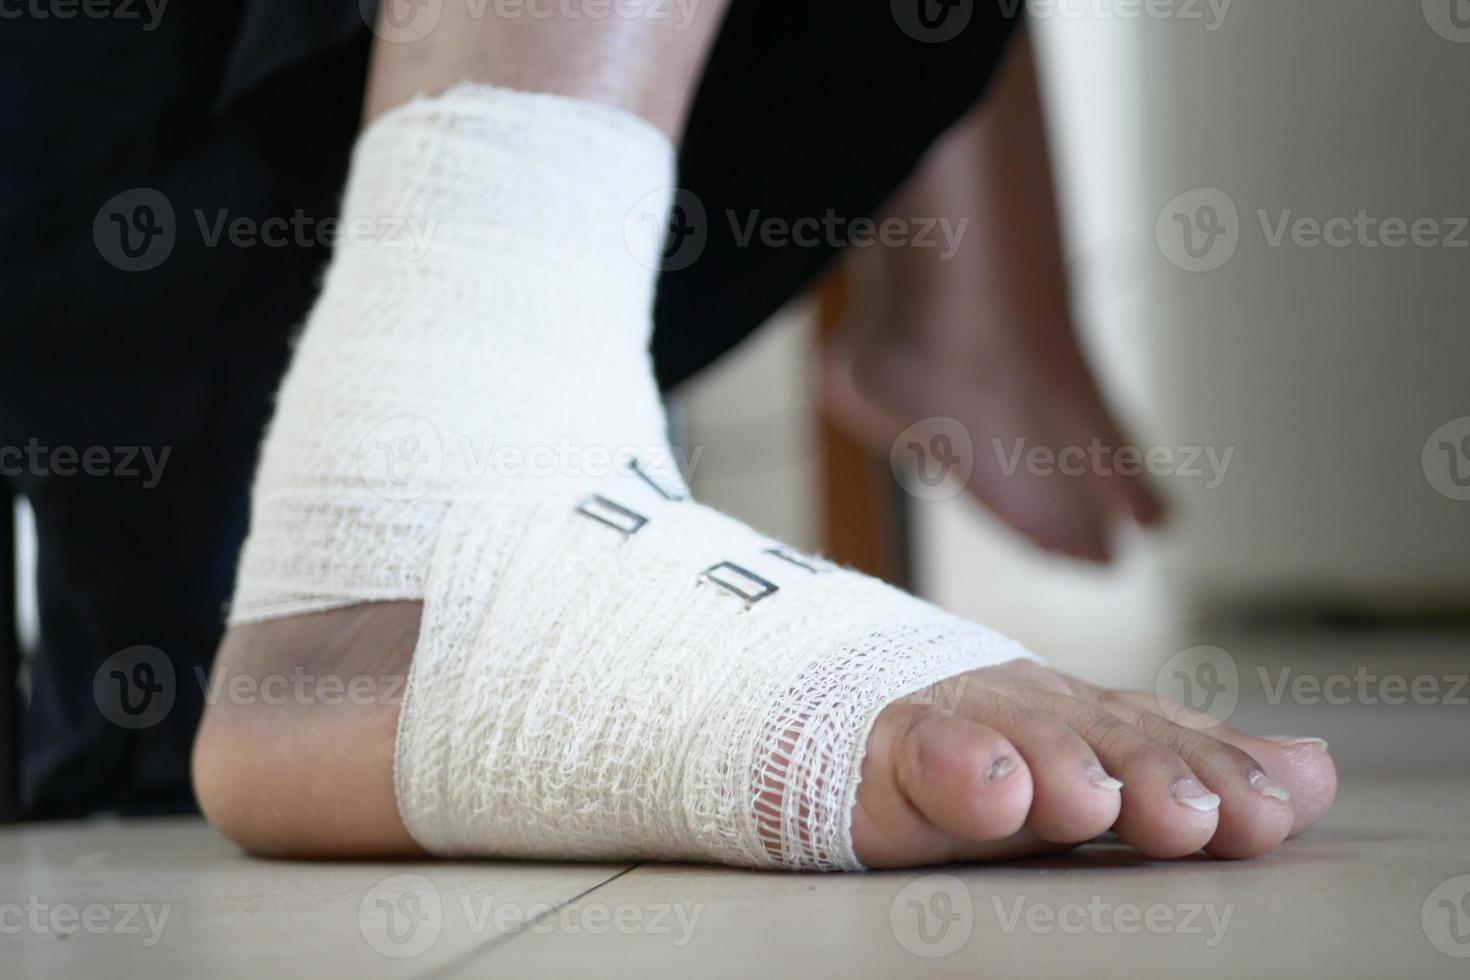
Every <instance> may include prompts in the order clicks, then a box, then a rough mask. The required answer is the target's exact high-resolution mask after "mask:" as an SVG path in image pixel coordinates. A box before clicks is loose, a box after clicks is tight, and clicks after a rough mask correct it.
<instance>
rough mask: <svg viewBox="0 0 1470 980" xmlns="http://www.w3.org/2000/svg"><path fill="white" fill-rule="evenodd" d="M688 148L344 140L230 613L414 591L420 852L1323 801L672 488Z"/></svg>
mask: <svg viewBox="0 0 1470 980" xmlns="http://www.w3.org/2000/svg"><path fill="white" fill-rule="evenodd" d="M672 159H673V154H672V150H671V148H670V146H669V145H668V143H667V141H666V140H665V138H664V137H663V136H662V134H661V133H659V132H658V131H657V130H655V129H653V128H652V127H650V126H648V125H646V124H645V123H643V122H642V121H640V120H638V119H636V118H635V117H632V116H629V115H626V114H623V113H621V112H619V111H617V110H614V109H610V108H607V107H602V106H598V105H594V104H591V103H587V102H581V101H577V100H572V99H566V98H561V97H554V96H543V95H528V94H523V93H513V92H506V91H502V90H495V89H488V88H482V87H473V86H462V87H460V88H458V89H455V90H454V91H452V92H450V93H448V94H447V95H444V96H440V97H437V98H433V99H427V100H421V101H419V102H416V103H413V104H411V105H408V106H405V107H403V108H400V109H397V110H395V111H393V112H391V113H389V114H388V115H386V116H384V117H383V118H381V119H380V120H378V121H377V122H376V123H374V124H373V125H372V126H371V127H370V128H369V129H368V130H367V131H366V132H365V133H364V135H363V137H362V139H361V141H360V144H359V147H358V150H357V153H356V157H355V160H354V164H353V175H352V178H351V181H350V184H349V188H348V192H347V198H346V202H345V205H344V217H343V221H344V228H348V229H351V228H353V227H356V228H358V229H360V230H365V229H374V228H376V229H379V230H380V231H381V235H380V236H379V237H378V238H373V236H371V235H364V234H355V235H349V236H345V237H344V239H343V243H342V244H341V245H339V247H338V250H337V254H336V256H335V258H334V260H333V263H332V266H331V268H330V270H329V272H328V275H327V278H326V282H325V288H324V292H323V294H322V297H321V299H320V301H319V303H318V306H317V308H316V310H315V311H314V313H313V314H312V316H311V318H310V321H309V323H308V325H307V327H306V330H305V332H304V334H303V336H302V338H301V341H300V344H299V347H298V350H297V353H296V357H295V360H294V361H293V364H292V367H291V370H290V372H289V374H288V376H287V379H286V381H285V383H284V385H283V387H282V390H281V393H280V396H279V405H278V410H277V415H276V417H275V420H274V422H273V424H272V426H271V430H270V433H269V435H268V438H267V440H266V443H265V446H264V449H263V453H262V459H261V464H260V470H259V473H258V477H257V483H256V487H255V495H254V505H253V512H252V524H251V532H250V537H249V541H248V542H247V545H246V548H245V551H244V553H243V555H242V559H241V565H240V571H239V579H238V586H237V593H236V596H235V601H234V604H233V607H232V625H233V627H234V628H233V629H232V635H236V636H239V635H245V634H248V633H249V632H250V631H252V630H254V631H256V633H255V634H254V635H256V636H257V637H260V636H266V635H271V636H275V635H278V634H276V633H269V631H271V630H276V629H290V628H294V626H295V625H302V626H303V628H311V627H310V626H307V625H306V624H310V623H312V622H313V621H315V622H318V623H320V622H322V621H324V617H325V618H329V619H331V621H332V622H333V623H334V624H335V626H336V627H341V628H345V629H352V628H353V627H344V624H343V618H344V617H354V616H366V615H372V613H371V612H370V610H373V609H378V608H383V607H381V606H376V605H371V604H378V603H388V602H392V601H395V600H406V601H408V602H410V603H421V608H422V614H421V616H422V618H421V622H420V624H419V628H418V634H417V643H416V645H415V646H414V649H413V653H412V662H411V667H410V668H409V677H408V684H407V690H406V694H405V696H404V700H403V704H402V706H401V711H400V712H399V716H398V718H397V726H396V737H395V739H394V744H393V758H392V765H393V786H394V795H395V798H396V806H397V811H398V816H399V817H400V818H401V820H402V824H403V827H404V828H406V830H407V833H408V834H409V835H410V836H411V837H412V839H413V841H415V842H416V843H417V844H418V845H419V846H421V847H422V848H424V849H425V850H427V851H429V852H431V853H434V854H438V855H443V856H467V855H483V856H495V857H522V858H548V859H564V858H589V859H630V858H655V859H670V860H693V861H716V862H721V863H727V864H735V865H745V866H753V867H782V868H792V869H826V870H836V869H858V868H861V867H863V866H865V865H886V866H891V865H901V864H916V863H925V862H930V861H938V860H950V859H957V858H978V857H991V856H996V857H999V856H1011V855H1015V854H1019V853H1033V852H1036V851H1040V850H1049V849H1055V848H1057V847H1060V846H1067V845H1071V844H1075V843H1077V842H1080V841H1083V840H1086V839H1088V838H1090V837H1093V836H1095V835H1097V834H1099V833H1101V832H1103V831H1104V830H1106V829H1108V828H1109V827H1115V828H1116V829H1117V830H1118V832H1119V834H1120V835H1121V836H1123V837H1124V839H1125V840H1128V841H1129V842H1130V843H1134V844H1135V845H1136V846H1139V847H1140V848H1141V849H1143V850H1145V851H1147V852H1148V853H1152V854H1157V855H1160V856H1170V855H1174V854H1183V853H1188V852H1190V851H1193V850H1197V849H1198V848H1200V847H1202V846H1205V845H1207V844H1208V845H1209V846H1210V847H1211V848H1212V849H1214V850H1215V851H1216V852H1217V853H1222V854H1245V853H1256V852H1258V851H1260V850H1264V849H1266V848H1268V847H1270V846H1274V845H1275V844H1276V843H1279V841H1280V840H1281V839H1283V838H1284V837H1285V836H1286V835H1287V834H1288V833H1289V832H1290V831H1292V830H1293V829H1300V827H1301V826H1304V825H1305V824H1306V823H1310V822H1311V821H1312V820H1314V819H1316V816H1317V815H1319V814H1320V811H1321V810H1323V809H1325V807H1326V804H1327V802H1330V798H1331V795H1330V789H1329V791H1328V792H1327V793H1326V796H1325V798H1324V797H1323V794H1322V792H1320V789H1321V786H1320V783H1321V780H1320V779H1318V780H1317V782H1318V784H1319V785H1318V787H1317V789H1316V790H1313V791H1312V792H1310V793H1309V794H1308V798H1307V800H1306V806H1305V807H1303V806H1302V805H1301V803H1300V802H1299V803H1298V805H1297V806H1296V807H1295V808H1294V807H1293V804H1292V803H1291V802H1290V798H1291V796H1292V788H1294V787H1303V786H1307V785H1308V784H1309V783H1311V782H1312V780H1313V779H1316V775H1317V773H1318V771H1319V770H1320V769H1321V768H1322V765H1323V764H1324V762H1325V759H1326V757H1325V754H1323V753H1322V752H1321V750H1320V749H1319V748H1317V747H1316V746H1315V744H1313V743H1311V742H1302V743H1299V744H1294V745H1290V746H1288V745H1285V744H1284V743H1283V744H1280V745H1278V744H1276V743H1271V742H1266V741H1262V740H1259V739H1248V738H1247V737H1245V736H1241V735H1238V734H1237V733H1233V732H1229V731H1228V730H1227V729H1224V728H1223V727H1222V728H1220V729H1215V730H1212V731H1211V733H1210V734H1209V735H1206V734H1202V733H1199V732H1197V731H1191V730H1189V729H1185V728H1179V727H1178V726H1173V725H1171V724H1170V723H1169V722H1168V721H1166V720H1165V719H1164V718H1163V717H1162V715H1161V714H1156V713H1154V712H1153V711H1152V710H1150V708H1149V706H1146V705H1141V704H1136V703H1134V702H1132V701H1130V700H1128V696H1124V695H1113V696H1111V698H1110V697H1109V696H1105V695H1104V694H1103V693H1102V692H1097V691H1094V690H1092V689H1090V688H1087V687H1086V686H1085V685H1081V684H1080V683H1078V682H1075V681H1072V680H1070V679H1068V678H1065V677H1062V676H1061V675H1058V674H1055V673H1053V672H1051V671H1049V670H1047V669H1045V668H1044V667H1043V666H1042V665H1040V663H1039V661H1037V660H1036V658H1035V657H1034V656H1032V655H1031V654H1030V653H1028V652H1027V651H1025V650H1024V649H1023V648H1021V647H1020V646H1019V645H1017V644H1016V643H1014V642H1013V641H1010V640H1008V639H1006V638H1004V637H1002V636H1000V635H998V634H996V633H994V632H992V631H990V630H987V629H985V628H983V627H980V626H977V625H974V624H970V623H966V622H963V621H961V620H958V619H956V618H954V617H952V616H949V615H947V614H945V613H943V612H941V611H939V610H937V609H935V608H933V607H931V606H929V605H927V604H924V603H922V602H920V601H918V600H916V599H914V598H912V597H910V596H907V595H905V594H903V593H900V592H898V591H896V590H894V589H891V588H889V587H887V586H885V585H882V584H881V583H878V582H876V581H873V580H871V579H867V578H865V577H863V576H860V575H857V574H855V573H853V572H850V571H848V570H845V569H841V568H837V567H834V566H832V565H830V564H829V563H827V562H824V561H822V560H821V559H819V558H816V557H813V556H809V555H804V554H801V553H798V552H796V551H793V550H791V549H789V548H785V547H783V546H782V545H780V544H779V543H777V542H775V541H771V540H769V539H767V538H765V537H764V536H762V535H760V534H758V533H756V532H755V531H753V530H751V529H749V528H747V527H745V526H743V525H741V524H739V523H738V522H736V521H733V520H731V519H729V518H727V517H724V516H722V515H720V514H718V513H716V512H714V511H711V510H709V509H708V508H705V507H702V506H700V505H699V504H697V503H695V502H693V501H692V500H690V499H689V496H688V492H687V489H686V487H685V486H684V484H683V482H682V479H681V477H680V474H679V470H678V467H677V466H675V465H673V454H672V452H671V451H670V449H669V446H668V444H667V442H666V437H665V431H664V429H665V422H664V417H663V413H662V410H661V407H660V402H659V398H658V394H657V391H656V389H655V386H654V383H653V380H652V372H651V370H650V365H649V363H648V357H647V353H646V348H647V341H648V332H649V327H650V309H651V299H652V290H653V285H654V273H653V271H652V270H653V268H654V267H655V266H656V264H657V246H658V241H659V237H660V236H659V235H658V234H655V233H654V232H655V231H657V230H659V229H661V228H662V227H663V223H664V221H665V218H666V214H667V208H668V201H669V196H670V192H669V190H668V188H669V187H671V186H672V185H673V183H674V180H673V173H672ZM690 329H697V324H691V325H690ZM365 604H368V605H365ZM400 605H401V603H400ZM345 607H355V608H345ZM267 620H280V622H266V621H267ZM352 635H353V637H354V641H353V642H354V643H356V642H357V640H358V639H359V638H360V639H361V645H362V646H371V645H372V644H373V643H374V642H375V636H374V635H370V634H369V633H368V632H367V631H364V630H362V629H361V628H360V624H359V627H358V628H357V632H355V633H353V634H352ZM226 645H227V647H228V646H229V641H228V640H227V644H226ZM359 653H360V651H358V653H354V654H353V656H358V655H359ZM222 658H224V659H226V660H227V659H228V657H225V655H224V654H222ZM1154 707H1155V708H1156V707H1157V706H1154ZM206 729H207V730H208V729H209V725H208V723H207V725H206ZM1212 736H1213V737H1212ZM201 741H202V742H211V744H214V743H217V742H218V741H219V738H218V737H217V736H216V735H215V734H213V732H211V731H207V732H206V734H203V735H201ZM208 751H212V750H206V753H207V752H208ZM349 751H351V750H350V749H349ZM363 751H366V750H365V749H364V750H363ZM282 754H283V755H284V754H286V753H285V752H283V753H282ZM1326 765H1327V768H1328V770H1329V771H1330V763H1326ZM211 768H217V767H212V766H211V765H210V764H208V763H206V764H205V765H204V766H203V767H202V771H205V772H206V774H208V772H209V770H211ZM196 771H201V767H200V765H199V764H198V762H197V759H196ZM210 781H211V782H212V783H213V782H217V779H215V778H214V777H213V776H211V777H210ZM279 781H280V780H279V776H277V782H279ZM1125 784H1126V785H1127V787H1128V788H1127V789H1126V790H1124V789H1123V788H1122V787H1123V786H1124V785H1125ZM1268 790H1269V792H1267V791H1268ZM218 795H219V794H218V792H217V791H215V790H212V789H211V790H206V789H203V788H201V799H202V800H204V802H205V807H206V810H207V811H211V815H212V816H213V815H215V813H214V812H213V811H215V810H216V809H217V808H216V807H212V806H211V802H210V798H211V797H215V798H218ZM1222 799H1223V800H1224V805H1223V806H1222ZM239 836H245V834H243V833H242V834H241V835H239ZM268 847H269V845H263V846H262V849H266V848H268ZM275 849H277V850H283V851H290V850H292V848H291V847H290V846H289V845H286V846H281V847H278V848H275Z"/></svg>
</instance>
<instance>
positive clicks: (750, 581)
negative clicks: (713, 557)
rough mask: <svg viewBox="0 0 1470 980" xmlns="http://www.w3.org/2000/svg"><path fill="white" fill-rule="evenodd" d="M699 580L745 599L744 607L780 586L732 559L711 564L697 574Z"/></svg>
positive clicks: (778, 588) (773, 592) (771, 594)
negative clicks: (742, 566)
mask: <svg viewBox="0 0 1470 980" xmlns="http://www.w3.org/2000/svg"><path fill="white" fill-rule="evenodd" d="M699 578H700V580H701V581H705V582H713V583H714V584H715V585H718V586H719V587H720V588H722V589H724V590H725V591H726V592H730V593H733V594H734V595H737V596H739V597H740V598H741V599H744V600H745V605H746V608H749V607H751V606H753V605H755V604H756V603H757V602H760V601H761V600H762V599H766V598H769V597H770V596H773V595H775V594H776V593H777V592H778V591H780V586H778V585H776V583H775V582H772V581H770V580H769V579H764V578H761V577H760V576H759V575H757V574H756V573H755V572H752V571H751V570H750V569H748V568H741V567H740V566H739V565H737V564H735V563H734V562H732V561H722V562H720V563H719V564H718V565H711V566H710V567H709V568H706V569H705V570H704V572H703V573H702V574H701V575H700V576H699Z"/></svg>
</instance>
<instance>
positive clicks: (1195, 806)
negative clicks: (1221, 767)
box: [1174, 779, 1220, 813]
mask: <svg viewBox="0 0 1470 980" xmlns="http://www.w3.org/2000/svg"><path fill="white" fill-rule="evenodd" d="M1174 799H1176V800H1178V801H1179V802H1180V803H1183V804H1184V805H1185V806H1187V807H1189V808H1190V809H1192V810H1198V811H1199V812H1200V813H1214V812H1215V811H1216V810H1218V809H1220V797H1218V796H1216V795H1215V794H1214V793H1211V792H1210V791H1209V790H1207V789H1205V788H1204V787H1203V786H1201V785H1200V784H1199V782H1198V781H1197V780H1193V779H1181V780H1179V782H1177V783H1175V784H1174Z"/></svg>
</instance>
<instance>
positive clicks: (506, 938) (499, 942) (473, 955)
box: [419, 861, 644, 980]
mask: <svg viewBox="0 0 1470 980" xmlns="http://www.w3.org/2000/svg"><path fill="white" fill-rule="evenodd" d="M643 865H644V862H643V861H639V862H637V863H636V864H630V865H628V866H627V867H626V868H624V869H623V870H621V871H619V872H618V873H617V874H615V875H610V876H608V877H607V878H604V879H603V880H602V881H599V882H597V883H596V884H595V885H591V886H590V887H587V888H584V889H582V891H580V892H578V893H577V894H575V895H573V896H572V897H571V898H568V899H567V900H566V901H563V902H558V903H557V904H555V905H553V906H551V907H550V908H548V909H547V910H546V911H545V912H543V913H542V914H540V915H538V916H536V917H535V918H533V919H530V920H528V921H526V922H523V923H521V924H520V925H519V926H517V927H516V928H515V929H512V930H511V931H509V932H502V933H500V934H499V935H497V936H495V937H494V938H493V939H490V940H488V941H487V942H485V943H484V944H483V945H480V946H472V947H471V948H469V949H467V950H465V951H464V952H462V953H460V954H458V955H457V956H454V957H452V958H451V959H450V960H449V961H448V962H446V963H443V964H441V965H440V966H437V967H435V968H433V969H431V970H429V971H427V972H425V973H422V974H420V975H419V980H433V978H440V977H450V976H453V975H454V974H455V973H457V972H458V971H459V970H461V969H463V968H464V967H466V966H469V965H470V964H471V963H473V962H475V961H476V960H479V959H481V958H483V957H485V956H488V955H490V953H492V952H494V951H495V950H496V949H499V948H500V947H501V946H504V945H505V944H506V943H508V942H510V941H511V940H513V939H515V938H516V937H517V936H520V935H523V934H524V933H527V932H529V931H530V930H531V929H532V928H533V927H535V926H537V925H539V924H541V923H542V922H544V921H546V919H548V918H549V917H551V916H553V915H555V914H556V913H558V912H560V911H561V910H562V909H564V908H566V907H567V906H569V905H572V904H573V903H575V902H580V901H581V900H582V899H584V898H586V897H587V896H588V895H591V894H592V893H593V892H595V891H597V890H598V889H599V888H602V887H603V886H605V885H610V884H612V883H613V882H615V881H617V880H618V879H619V878H621V877H623V876H624V875H627V874H632V873H633V872H634V871H637V870H638V869H639V868H641V867H643Z"/></svg>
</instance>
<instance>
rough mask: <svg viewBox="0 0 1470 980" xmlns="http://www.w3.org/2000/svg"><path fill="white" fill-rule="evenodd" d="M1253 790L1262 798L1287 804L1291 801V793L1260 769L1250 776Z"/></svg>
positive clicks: (1252, 771) (1253, 770)
mask: <svg viewBox="0 0 1470 980" xmlns="http://www.w3.org/2000/svg"><path fill="white" fill-rule="evenodd" d="M1250 782H1251V788H1252V789H1254V790H1255V791H1256V792H1257V793H1260V794H1261V795H1262V796H1265V797H1269V798H1270V799H1273V800H1280V801H1281V802H1283V803H1285V802H1286V801H1287V800H1289V799H1291V791H1290V790H1288V789H1287V788H1286V787H1285V786H1282V785H1281V784H1280V783H1278V782H1277V781H1276V780H1274V779H1272V778H1271V777H1270V776H1268V775H1266V774H1265V773H1264V772H1262V771H1261V770H1259V769H1252V770H1251V774H1250Z"/></svg>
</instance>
